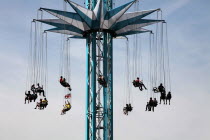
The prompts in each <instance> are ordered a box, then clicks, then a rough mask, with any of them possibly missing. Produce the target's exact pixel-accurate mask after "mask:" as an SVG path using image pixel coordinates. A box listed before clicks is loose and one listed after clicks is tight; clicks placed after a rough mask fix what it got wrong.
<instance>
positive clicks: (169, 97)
mask: <svg viewBox="0 0 210 140" xmlns="http://www.w3.org/2000/svg"><path fill="white" fill-rule="evenodd" d="M171 98H172V96H171V92H170V91H169V92H168V94H167V95H166V104H167V100H168V101H169V105H170V101H171Z"/></svg>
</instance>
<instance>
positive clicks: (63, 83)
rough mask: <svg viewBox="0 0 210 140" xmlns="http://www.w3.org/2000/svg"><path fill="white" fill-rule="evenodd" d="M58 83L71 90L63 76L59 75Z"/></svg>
mask: <svg viewBox="0 0 210 140" xmlns="http://www.w3.org/2000/svg"><path fill="white" fill-rule="evenodd" d="M59 81H60V84H61V85H62V86H64V87H67V88H68V89H69V90H70V91H71V86H70V84H69V83H67V82H66V79H65V78H63V76H61V77H60V80H59Z"/></svg>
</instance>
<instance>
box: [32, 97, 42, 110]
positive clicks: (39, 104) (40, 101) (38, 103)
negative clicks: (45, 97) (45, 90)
mask: <svg viewBox="0 0 210 140" xmlns="http://www.w3.org/2000/svg"><path fill="white" fill-rule="evenodd" d="M41 103H42V99H40V100H39V102H37V103H36V107H35V108H34V109H36V108H37V107H39V109H41Z"/></svg>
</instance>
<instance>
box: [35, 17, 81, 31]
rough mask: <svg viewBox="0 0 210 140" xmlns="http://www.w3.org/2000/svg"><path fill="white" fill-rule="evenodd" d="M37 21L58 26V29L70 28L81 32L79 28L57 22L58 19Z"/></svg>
mask: <svg viewBox="0 0 210 140" xmlns="http://www.w3.org/2000/svg"><path fill="white" fill-rule="evenodd" d="M37 21H39V22H42V23H45V24H49V25H52V26H55V27H58V28H60V29H63V30H64V29H65V30H70V31H73V32H76V33H79V34H83V31H82V30H80V29H79V28H77V27H75V26H73V25H70V24H63V23H59V21H60V19H50V20H37Z"/></svg>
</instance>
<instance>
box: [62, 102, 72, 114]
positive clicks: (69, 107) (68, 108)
mask: <svg viewBox="0 0 210 140" xmlns="http://www.w3.org/2000/svg"><path fill="white" fill-rule="evenodd" d="M70 109H71V104H70V102H69V101H68V100H67V102H66V101H65V106H64V108H63V110H62V111H61V115H64V114H66V111H69V110H70Z"/></svg>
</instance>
